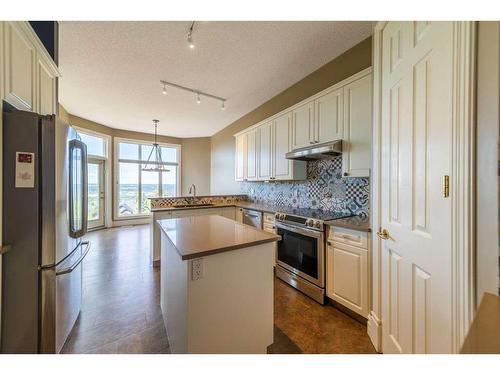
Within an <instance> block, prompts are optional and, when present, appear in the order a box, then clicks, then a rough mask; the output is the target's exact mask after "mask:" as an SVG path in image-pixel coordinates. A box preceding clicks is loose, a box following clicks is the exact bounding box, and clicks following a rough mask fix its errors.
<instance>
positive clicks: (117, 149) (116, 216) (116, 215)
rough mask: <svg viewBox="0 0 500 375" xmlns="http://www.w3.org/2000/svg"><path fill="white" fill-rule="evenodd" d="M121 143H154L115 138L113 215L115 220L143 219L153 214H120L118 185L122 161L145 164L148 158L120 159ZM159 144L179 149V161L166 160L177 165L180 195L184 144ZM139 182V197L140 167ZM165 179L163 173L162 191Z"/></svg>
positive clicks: (179, 191)
mask: <svg viewBox="0 0 500 375" xmlns="http://www.w3.org/2000/svg"><path fill="white" fill-rule="evenodd" d="M120 143H132V144H137V145H146V146H149V145H151V144H152V142H151V141H145V140H140V139H131V138H123V137H114V140H113V163H114V187H115V188H114V194H113V202H114V203H113V206H114V207H113V216H114V220H115V221H119V220H132V219H141V218H146V217H149V216H151V213H144V214H135V215H125V216H123V215H120V213H119V212H118V211H119V210H118V208H119V191H118V186H119V182H120V161H121V162H122V163H130V164H139V165H140V164H145V162H146V160H135V159H120V158H119V153H120ZM158 144H159V145H160V146H161V147H170V148H175V149H176V151H177V162H176V163H172V162H166V163H165V164H166V165H172V166H176V167H177V178H176V195H177V196H180V193H181V163H182V160H181V155H182V152H181V150H182V145H180V144H177V143H165V142H158ZM141 157H142V155H141V154H140V148H139V159H140V158H141ZM138 177H139V179H138V184H139V191H138V194H139V199H140V197H141V196H142V188H141V185H142V184H141V180H142V176H141V169H139V173H138ZM162 183H163V181H162V180H161V174H160V176H159V188H160V191H161V187H162Z"/></svg>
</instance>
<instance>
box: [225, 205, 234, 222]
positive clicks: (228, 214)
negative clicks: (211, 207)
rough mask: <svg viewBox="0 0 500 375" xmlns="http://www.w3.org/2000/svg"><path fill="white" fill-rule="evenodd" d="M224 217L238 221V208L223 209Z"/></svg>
mask: <svg viewBox="0 0 500 375" xmlns="http://www.w3.org/2000/svg"><path fill="white" fill-rule="evenodd" d="M221 214H222V216H224V217H227V218H228V219H231V220H236V207H222V213H221Z"/></svg>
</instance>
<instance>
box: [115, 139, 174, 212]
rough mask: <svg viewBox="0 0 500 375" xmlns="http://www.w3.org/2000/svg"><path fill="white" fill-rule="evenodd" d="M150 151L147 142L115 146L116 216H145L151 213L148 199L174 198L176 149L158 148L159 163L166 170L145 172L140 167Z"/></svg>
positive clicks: (121, 142) (120, 142) (122, 143)
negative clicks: (116, 161)
mask: <svg viewBox="0 0 500 375" xmlns="http://www.w3.org/2000/svg"><path fill="white" fill-rule="evenodd" d="M151 149H152V145H151V144H150V143H138V142H132V141H119V142H118V143H117V158H118V170H117V178H118V192H117V194H118V195H117V199H118V216H122V217H123V216H136V215H147V214H149V212H150V211H151V205H150V201H149V199H148V198H152V197H172V196H175V195H177V188H178V168H179V165H178V161H179V148H178V147H177V146H161V153H162V161H163V162H164V163H165V165H166V166H167V169H168V171H164V172H146V171H143V170H142V168H143V167H144V166H145V162H146V161H147V159H148V156H149V155H150V153H151Z"/></svg>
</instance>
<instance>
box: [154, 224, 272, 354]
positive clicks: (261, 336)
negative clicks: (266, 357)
mask: <svg viewBox="0 0 500 375" xmlns="http://www.w3.org/2000/svg"><path fill="white" fill-rule="evenodd" d="M157 224H158V226H159V227H160V229H161V272H160V274H161V309H162V314H163V320H164V322H165V327H166V329H167V335H168V339H169V343H170V349H171V352H172V353H266V350H267V347H268V346H269V345H271V344H272V343H273V295H274V292H273V290H274V289H273V288H274V287H273V277H274V276H273V252H274V242H276V241H278V240H279V238H280V237H279V236H277V235H275V234H273V233H268V232H264V231H261V230H258V229H256V228H253V227H251V226H248V225H244V224H241V223H238V222H236V221H234V220H231V219H228V218H225V217H222V216H219V215H206V216H188V217H182V218H176V219H164V220H158V222H157Z"/></svg>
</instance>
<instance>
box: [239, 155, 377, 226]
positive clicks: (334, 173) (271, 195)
mask: <svg viewBox="0 0 500 375" xmlns="http://www.w3.org/2000/svg"><path fill="white" fill-rule="evenodd" d="M241 193H242V194H246V195H248V198H249V200H251V201H253V202H255V203H262V204H273V205H276V206H291V207H297V208H304V207H306V208H319V209H323V210H328V211H341V212H348V213H352V214H355V215H361V216H363V217H367V216H368V215H369V209H370V208H369V201H370V198H369V197H370V179H369V178H354V177H352V178H342V157H341V156H338V157H335V158H332V159H323V160H317V161H311V162H308V163H307V180H305V181H283V182H280V181H276V182H269V183H265V182H242V183H241Z"/></svg>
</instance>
